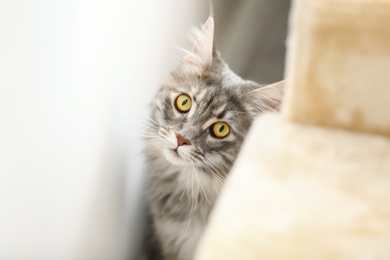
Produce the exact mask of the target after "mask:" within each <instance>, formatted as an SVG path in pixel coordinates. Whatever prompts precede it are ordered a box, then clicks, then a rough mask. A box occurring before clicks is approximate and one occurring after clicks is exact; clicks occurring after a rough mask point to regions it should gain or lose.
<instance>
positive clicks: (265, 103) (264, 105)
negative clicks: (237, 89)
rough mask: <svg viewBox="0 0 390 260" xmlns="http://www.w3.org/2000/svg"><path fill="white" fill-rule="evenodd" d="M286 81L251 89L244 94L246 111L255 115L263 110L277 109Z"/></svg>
mask: <svg viewBox="0 0 390 260" xmlns="http://www.w3.org/2000/svg"><path fill="white" fill-rule="evenodd" d="M285 85H286V81H285V80H283V81H279V82H276V83H273V84H271V85H267V86H264V87H260V88H257V89H255V90H251V91H249V92H247V93H246V94H245V98H244V106H245V108H246V109H247V111H248V113H249V114H251V115H252V116H257V115H258V114H259V113H261V112H264V111H277V110H279V108H280V103H281V102H282V99H283V94H284V87H285Z"/></svg>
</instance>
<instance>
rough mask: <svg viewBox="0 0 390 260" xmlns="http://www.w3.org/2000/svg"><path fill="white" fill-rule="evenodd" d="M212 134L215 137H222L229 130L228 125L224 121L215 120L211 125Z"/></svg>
mask: <svg viewBox="0 0 390 260" xmlns="http://www.w3.org/2000/svg"><path fill="white" fill-rule="evenodd" d="M211 130H212V134H213V135H214V136H215V137H217V138H224V137H226V136H227V135H228V134H229V132H230V128H229V125H228V124H226V123H225V122H217V123H215V124H213V125H212V126H211Z"/></svg>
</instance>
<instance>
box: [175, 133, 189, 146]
mask: <svg viewBox="0 0 390 260" xmlns="http://www.w3.org/2000/svg"><path fill="white" fill-rule="evenodd" d="M176 137H177V145H178V146H182V145H190V144H191V142H190V140H187V139H185V138H184V137H183V136H181V135H180V134H176Z"/></svg>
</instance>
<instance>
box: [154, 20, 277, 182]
mask: <svg viewBox="0 0 390 260" xmlns="http://www.w3.org/2000/svg"><path fill="white" fill-rule="evenodd" d="M194 35H195V36H194V37H193V48H192V50H191V51H189V52H187V54H186V56H185V57H184V58H183V59H182V61H181V63H180V65H179V66H178V68H177V69H176V70H174V71H173V72H172V73H171V74H170V75H169V77H168V79H167V80H166V81H165V82H164V83H163V84H162V85H161V87H160V89H159V91H158V93H157V95H156V97H155V99H154V102H153V108H152V109H153V111H152V117H151V124H152V125H151V127H150V128H149V129H150V133H148V135H149V136H151V138H152V137H157V138H158V140H160V141H162V142H160V143H159V144H158V143H157V144H156V143H155V142H154V144H155V145H154V147H153V148H150V149H154V150H155V151H156V154H157V153H158V154H159V155H160V156H162V157H163V158H164V160H166V161H167V162H168V163H170V164H174V165H189V166H192V167H202V168H204V169H205V171H206V172H207V171H209V172H211V173H212V172H214V173H216V172H219V174H221V175H224V174H227V173H228V171H229V170H230V167H231V166H232V164H233V162H234V160H235V158H236V156H237V154H238V151H239V149H240V146H241V144H242V142H243V140H244V137H245V135H246V134H247V132H248V129H249V127H250V125H251V123H252V121H253V119H254V117H256V116H257V115H259V114H261V113H263V112H265V111H273V110H277V108H278V107H279V105H280V101H281V98H282V93H283V83H276V84H273V85H269V86H261V85H259V84H257V83H255V82H252V81H247V80H243V79H241V78H240V77H239V76H237V75H236V74H234V73H233V72H232V71H231V70H230V69H229V67H228V65H227V64H226V63H225V62H224V61H223V60H222V58H221V56H220V54H219V52H218V51H217V50H216V49H215V46H214V20H213V18H211V17H210V18H209V19H208V20H207V21H206V23H205V24H204V25H203V27H202V28H201V29H200V30H198V31H197V32H196V33H195V34H194Z"/></svg>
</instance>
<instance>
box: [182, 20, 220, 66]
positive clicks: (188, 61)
mask: <svg viewBox="0 0 390 260" xmlns="http://www.w3.org/2000/svg"><path fill="white" fill-rule="evenodd" d="M190 38H191V41H192V42H193V47H192V50H191V51H190V52H187V55H186V56H185V57H184V58H183V63H184V64H185V65H190V66H197V67H199V68H204V67H205V66H209V65H211V63H212V60H213V50H214V19H213V18H212V17H209V18H208V19H207V21H206V22H205V23H204V25H203V26H202V28H201V29H200V30H199V29H195V30H194V33H193V36H192V37H190Z"/></svg>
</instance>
